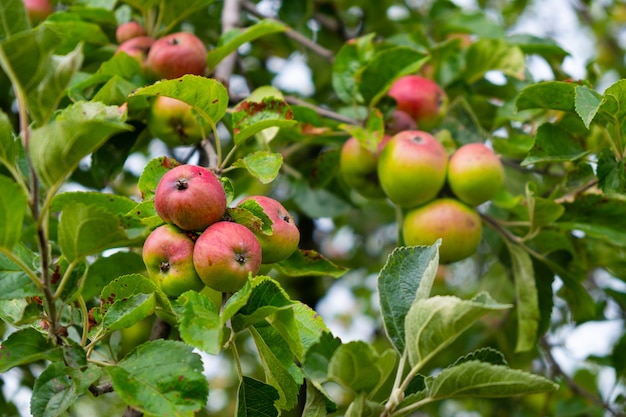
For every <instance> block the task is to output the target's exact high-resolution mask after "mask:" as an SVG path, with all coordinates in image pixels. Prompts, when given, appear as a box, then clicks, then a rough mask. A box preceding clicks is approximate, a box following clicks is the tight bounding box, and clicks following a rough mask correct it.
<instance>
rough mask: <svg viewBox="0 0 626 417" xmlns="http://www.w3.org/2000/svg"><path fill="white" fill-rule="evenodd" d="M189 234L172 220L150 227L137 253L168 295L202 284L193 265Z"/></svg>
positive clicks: (193, 288) (197, 289)
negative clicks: (140, 249)
mask: <svg viewBox="0 0 626 417" xmlns="http://www.w3.org/2000/svg"><path fill="white" fill-rule="evenodd" d="M193 249H194V241H193V238H192V237H191V236H190V235H189V234H187V233H185V232H184V231H182V230H180V229H179V228H177V227H176V226H174V225H172V224H164V225H161V226H159V227H157V228H156V229H154V230H153V231H152V232H151V233H150V234H149V235H148V237H147V238H146V241H145V242H144V244H143V248H142V251H141V255H142V257H143V262H144V263H145V265H146V269H147V270H148V275H149V276H150V278H151V279H152V280H153V281H154V282H155V283H156V284H157V285H158V286H159V287H160V288H161V290H163V292H164V293H165V294H166V295H167V296H168V297H178V296H179V295H181V294H182V293H184V292H185V291H188V290H196V291H199V290H201V289H202V288H203V287H204V284H203V283H202V280H200V277H199V276H198V274H197V273H196V270H195V268H194V266H193Z"/></svg>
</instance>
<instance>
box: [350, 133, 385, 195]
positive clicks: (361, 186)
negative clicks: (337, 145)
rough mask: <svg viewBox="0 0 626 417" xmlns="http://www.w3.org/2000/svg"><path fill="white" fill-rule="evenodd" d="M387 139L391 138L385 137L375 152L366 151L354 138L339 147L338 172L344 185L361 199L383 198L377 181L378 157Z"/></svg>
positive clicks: (382, 192)
mask: <svg viewBox="0 0 626 417" xmlns="http://www.w3.org/2000/svg"><path fill="white" fill-rule="evenodd" d="M389 139H391V136H390V135H385V136H384V137H383V140H382V141H381V142H380V143H379V145H378V149H377V151H376V152H372V151H371V150H369V149H367V148H366V147H365V146H363V145H362V144H361V143H360V142H359V141H358V140H357V139H356V138H354V137H350V138H348V139H347V140H346V141H345V142H344V144H343V145H342V147H341V153H340V156H339V171H340V172H341V175H342V177H343V179H344V181H345V182H346V184H348V185H349V186H350V188H352V189H353V190H354V191H356V192H357V193H359V194H361V195H362V196H363V197H366V198H384V197H385V193H384V191H383V189H382V188H381V187H380V181H379V179H378V157H379V155H380V152H381V151H382V149H383V148H384V147H385V145H386V144H387V142H388V141H389Z"/></svg>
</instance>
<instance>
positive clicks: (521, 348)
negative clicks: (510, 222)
mask: <svg viewBox="0 0 626 417" xmlns="http://www.w3.org/2000/svg"><path fill="white" fill-rule="evenodd" d="M507 247H508V249H509V254H510V255H511V267H512V272H513V279H514V281H515V299H516V304H515V307H516V309H517V341H516V344H515V351H516V352H528V351H529V350H532V349H533V348H534V347H535V346H536V344H537V338H538V336H539V334H538V329H539V320H540V319H541V317H540V313H539V297H538V295H537V286H536V285H535V271H534V269H533V263H532V260H531V259H530V255H529V254H528V252H526V251H525V250H524V249H523V248H521V247H520V246H518V245H514V244H507Z"/></svg>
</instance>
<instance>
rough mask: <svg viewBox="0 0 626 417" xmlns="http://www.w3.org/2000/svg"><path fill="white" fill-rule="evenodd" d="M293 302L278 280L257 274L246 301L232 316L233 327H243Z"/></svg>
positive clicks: (236, 328)
mask: <svg viewBox="0 0 626 417" xmlns="http://www.w3.org/2000/svg"><path fill="white" fill-rule="evenodd" d="M293 304H294V302H293V301H291V300H290V299H289V296H288V295H287V293H286V292H285V290H284V289H283V288H282V287H281V286H280V284H279V283H278V282H276V281H274V280H273V279H271V278H270V277H266V276H257V277H255V278H254V280H253V281H252V291H251V293H250V296H249V297H248V302H247V303H246V305H245V306H243V307H242V308H241V309H240V310H239V312H238V313H237V315H236V316H235V317H233V328H234V329H235V330H237V331H238V330H241V329H244V328H246V327H248V326H250V325H252V324H254V323H257V322H259V321H261V320H263V319H265V318H266V317H267V316H269V315H270V314H273V313H275V312H276V311H278V310H281V309H286V308H291V306H292V305H293Z"/></svg>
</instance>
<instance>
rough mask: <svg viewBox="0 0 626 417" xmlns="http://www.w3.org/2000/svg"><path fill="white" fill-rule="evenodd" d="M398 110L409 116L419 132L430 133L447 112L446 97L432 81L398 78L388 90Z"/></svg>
mask: <svg viewBox="0 0 626 417" xmlns="http://www.w3.org/2000/svg"><path fill="white" fill-rule="evenodd" d="M388 95H389V96H390V97H393V98H394V99H395V100H396V102H397V104H398V107H397V109H398V110H401V111H404V112H406V113H408V114H409V115H411V116H412V117H413V119H414V120H415V121H416V122H417V127H418V129H420V130H425V131H431V130H433V129H434V128H436V127H438V126H439V125H440V124H441V122H442V121H443V118H444V117H445V116H446V112H447V111H448V96H447V94H446V93H445V91H444V90H443V89H442V88H441V87H440V86H439V84H437V83H436V82H434V81H433V80H430V79H428V78H424V77H421V76H419V75H405V76H404V77H400V78H398V79H397V80H396V81H395V82H394V83H393V84H392V85H391V88H390V89H389V92H388Z"/></svg>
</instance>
